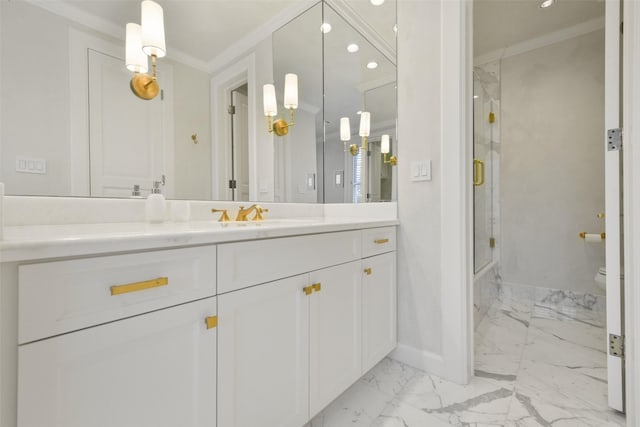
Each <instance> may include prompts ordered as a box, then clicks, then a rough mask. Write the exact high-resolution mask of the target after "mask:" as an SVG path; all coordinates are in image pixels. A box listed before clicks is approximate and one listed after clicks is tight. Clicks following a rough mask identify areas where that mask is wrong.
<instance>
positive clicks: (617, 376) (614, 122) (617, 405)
mask: <svg viewBox="0 0 640 427" xmlns="http://www.w3.org/2000/svg"><path fill="white" fill-rule="evenodd" d="M605 11H606V12H605V14H606V18H605V19H606V24H605V58H606V60H605V129H614V128H618V127H621V125H622V121H621V119H620V59H621V58H620V38H621V37H620V36H621V35H620V12H621V8H620V2H619V1H607V2H606V9H605ZM604 149H605V150H606V151H605V206H606V207H605V226H606V233H607V234H606V235H607V238H606V269H607V342H606V344H605V348H607V349H608V348H609V334H614V335H619V336H624V325H623V322H622V319H623V316H624V313H623V307H624V300H623V295H622V283H621V280H620V272H621V268H620V266H621V260H622V255H621V251H622V250H621V235H622V225H621V221H620V219H621V218H620V216H621V210H620V206H621V200H622V197H621V191H622V189H621V186H620V177H621V172H622V171H621V168H620V164H621V160H622V153H623V151H622V150H620V151H608V149H607V136H606V135H605V143H604ZM607 384H608V398H609V406H611V407H612V408H614V409H617V410H619V411H623V410H624V359H623V358H621V357H617V356H613V355H611V354H607Z"/></svg>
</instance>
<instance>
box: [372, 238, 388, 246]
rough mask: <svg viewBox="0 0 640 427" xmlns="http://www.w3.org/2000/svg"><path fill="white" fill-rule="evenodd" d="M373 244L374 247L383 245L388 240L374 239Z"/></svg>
mask: <svg viewBox="0 0 640 427" xmlns="http://www.w3.org/2000/svg"><path fill="white" fill-rule="evenodd" d="M373 243H375V244H376V245H384V244H385V243H389V239H376V240H374V241H373Z"/></svg>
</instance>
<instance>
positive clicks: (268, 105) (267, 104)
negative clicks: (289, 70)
mask: <svg viewBox="0 0 640 427" xmlns="http://www.w3.org/2000/svg"><path fill="white" fill-rule="evenodd" d="M262 97H263V103H264V115H265V116H267V129H268V130H269V132H274V133H275V134H276V135H278V136H284V135H286V134H288V133H289V126H293V125H295V121H294V114H293V110H295V109H296V108H298V76H297V75H296V74H286V75H285V76H284V108H288V109H289V122H288V123H287V121H286V120H284V119H278V120H276V121H274V120H273V118H274V117H275V116H277V115H278V102H277V100H276V87H275V86H274V85H272V84H266V85H264V86H263V87H262Z"/></svg>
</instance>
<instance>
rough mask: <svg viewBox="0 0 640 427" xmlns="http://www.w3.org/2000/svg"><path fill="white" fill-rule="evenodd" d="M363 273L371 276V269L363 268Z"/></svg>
mask: <svg viewBox="0 0 640 427" xmlns="http://www.w3.org/2000/svg"><path fill="white" fill-rule="evenodd" d="M364 272H365V273H366V274H367V276H371V268H365V269H364Z"/></svg>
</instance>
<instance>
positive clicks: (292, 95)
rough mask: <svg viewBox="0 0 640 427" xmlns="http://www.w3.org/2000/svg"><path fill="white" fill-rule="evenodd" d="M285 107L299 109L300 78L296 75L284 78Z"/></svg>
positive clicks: (287, 75) (288, 75)
mask: <svg viewBox="0 0 640 427" xmlns="http://www.w3.org/2000/svg"><path fill="white" fill-rule="evenodd" d="M284 107H285V108H293V109H296V108H298V76H297V75H296V74H286V75H285V76H284Z"/></svg>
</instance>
